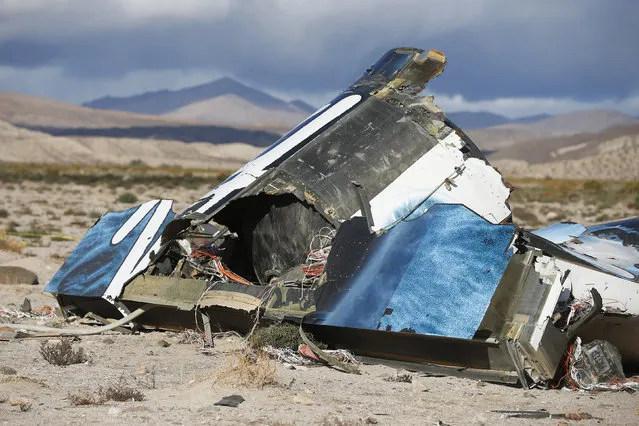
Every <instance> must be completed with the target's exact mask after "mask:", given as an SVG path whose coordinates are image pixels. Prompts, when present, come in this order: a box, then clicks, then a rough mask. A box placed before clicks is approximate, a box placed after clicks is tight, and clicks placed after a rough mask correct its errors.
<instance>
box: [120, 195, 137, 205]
mask: <svg viewBox="0 0 639 426" xmlns="http://www.w3.org/2000/svg"><path fill="white" fill-rule="evenodd" d="M137 201H138V197H137V196H136V195H135V194H132V193H130V192H125V193H123V194H120V196H119V197H118V202H120V203H124V204H133V203H136V202H137Z"/></svg>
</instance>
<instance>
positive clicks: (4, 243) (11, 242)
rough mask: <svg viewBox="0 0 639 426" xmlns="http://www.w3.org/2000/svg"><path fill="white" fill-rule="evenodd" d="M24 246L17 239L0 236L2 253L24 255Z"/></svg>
mask: <svg viewBox="0 0 639 426" xmlns="http://www.w3.org/2000/svg"><path fill="white" fill-rule="evenodd" d="M23 248H24V244H23V243H22V242H21V241H20V240H17V239H15V238H11V237H5V236H4V235H0V251H11V252H14V253H18V254H20V253H22V249H23Z"/></svg>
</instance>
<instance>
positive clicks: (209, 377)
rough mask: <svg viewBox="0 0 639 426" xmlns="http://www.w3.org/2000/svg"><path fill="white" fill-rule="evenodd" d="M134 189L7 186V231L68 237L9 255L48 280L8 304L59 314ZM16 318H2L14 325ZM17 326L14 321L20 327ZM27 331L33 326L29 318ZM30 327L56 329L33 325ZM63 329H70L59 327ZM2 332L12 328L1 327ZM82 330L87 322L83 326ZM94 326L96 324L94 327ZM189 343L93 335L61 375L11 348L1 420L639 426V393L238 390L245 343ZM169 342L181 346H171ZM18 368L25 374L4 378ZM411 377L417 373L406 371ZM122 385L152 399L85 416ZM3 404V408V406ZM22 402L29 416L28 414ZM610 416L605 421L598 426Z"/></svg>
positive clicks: (180, 203)
mask: <svg viewBox="0 0 639 426" xmlns="http://www.w3.org/2000/svg"><path fill="white" fill-rule="evenodd" d="M126 191H130V192H135V193H137V194H138V198H139V199H140V202H142V201H145V200H147V199H152V198H156V197H158V196H161V197H165V198H173V199H175V200H176V205H175V208H174V210H175V211H181V209H183V208H184V207H186V206H187V205H188V204H189V203H191V202H193V201H194V200H196V199H197V198H199V196H201V195H202V194H203V193H205V192H207V191H208V188H206V187H202V188H198V189H181V188H174V189H162V188H154V189H147V188H142V187H139V188H134V189H133V190H130V189H127V190H126ZM121 192H124V190H123V189H118V188H115V189H110V188H108V187H106V186H97V187H88V186H80V185H64V186H62V185H51V184H46V183H35V182H25V183H23V184H21V185H18V184H10V185H4V186H3V187H2V188H0V200H1V202H2V204H1V205H0V208H4V209H7V210H8V211H9V215H8V217H5V218H0V230H2V229H6V228H7V227H14V228H15V229H17V230H18V231H27V230H29V229H33V228H38V229H43V230H47V229H48V232H50V233H51V234H57V235H68V236H72V237H73V238H74V240H73V241H58V239H56V238H53V237H44V238H40V239H32V240H28V239H24V241H25V244H26V246H25V247H24V249H23V250H22V253H20V254H18V253H13V252H7V251H0V265H18V266H24V267H27V268H29V269H31V270H33V271H34V272H36V273H37V274H38V276H39V278H40V284H39V285H37V286H26V285H13V286H9V285H0V305H2V306H5V307H6V308H10V309H17V307H19V306H20V304H21V303H22V301H23V299H24V298H25V297H29V298H30V300H31V302H32V307H33V309H35V310H37V309H38V308H41V307H42V306H44V305H50V306H55V300H54V299H53V298H51V297H50V296H48V295H46V294H45V293H43V289H44V285H45V283H46V282H47V281H48V280H49V279H50V278H51V277H52V276H53V274H54V273H55V271H56V270H57V268H59V266H60V265H61V264H62V262H63V261H64V259H65V258H66V256H68V254H69V253H70V252H71V251H72V250H73V248H74V247H75V245H76V244H77V243H78V241H79V239H80V238H81V236H82V235H83V234H84V232H86V229H87V228H88V227H89V226H91V224H93V223H94V222H95V220H96V218H97V217H98V216H99V215H100V214H101V213H103V212H104V211H106V210H107V209H110V210H122V209H125V208H128V207H132V205H127V204H121V203H117V202H116V198H117V196H118V194H120V193H121ZM8 320H9V318H0V321H3V322H6V321H8ZM11 320H12V321H13V320H14V319H11ZM22 321H25V320H24V319H22ZM27 321H30V322H35V323H38V322H43V321H44V320H38V319H30V320H27ZM47 321H49V322H50V321H58V322H59V321H60V319H57V320H56V319H47ZM0 326H1V324H0ZM74 326H75V324H74ZM86 327H88V326H86ZM180 337H181V336H180V334H176V333H169V332H160V331H153V332H145V333H141V334H137V335H121V334H117V333H111V334H110V335H109V336H104V335H102V336H90V337H83V338H82V339H81V340H79V341H77V342H75V343H74V344H73V345H74V347H78V348H79V347H82V348H84V350H85V351H87V353H88V354H89V357H90V360H89V362H87V363H84V364H77V365H71V366H67V367H58V366H54V365H51V364H49V363H47V362H46V361H45V360H44V359H43V358H42V356H41V355H40V353H39V348H40V343H41V340H42V339H25V340H11V341H0V422H3V423H4V424H51V423H54V424H59V423H65V424H87V423H100V424H116V423H117V424H122V423H153V424H158V423H159V424H193V423H214V424H256V425H257V424H375V423H378V424H455V425H456V424H540V425H541V424H552V425H557V424H562V423H564V422H567V423H577V422H574V421H568V420H565V419H544V420H531V419H514V418H507V417H506V416H505V415H504V414H500V413H494V412H492V410H537V409H546V410H548V411H549V412H551V413H564V414H565V413H575V412H586V413H589V414H590V415H592V416H594V417H596V418H593V419H590V420H583V421H580V422H578V423H579V424H596V423H599V424H629V425H630V424H638V423H639V399H638V398H639V395H633V394H627V393H584V392H573V391H569V390H534V389H533V390H526V391H524V390H521V389H519V388H513V387H508V386H503V385H496V384H488V383H483V382H476V381H472V380H467V379H457V378H451V377H425V376H423V375H420V374H417V373H410V374H411V375H412V383H402V382H393V381H387V380H386V379H388V378H390V377H394V376H395V375H396V374H398V372H397V371H396V370H395V369H393V368H389V367H384V366H375V365H366V366H363V367H362V372H363V374H362V375H360V376H356V375H348V374H345V373H341V372H338V371H336V370H333V369H329V368H327V367H323V366H321V367H310V368H298V369H290V368H289V367H288V366H286V365H284V364H281V363H278V364H277V370H276V375H275V379H276V384H274V385H269V386H267V387H265V388H263V389H255V388H250V387H234V386H232V385H230V384H228V383H221V382H219V381H216V378H217V375H218V373H219V372H220V371H222V370H224V369H226V368H228V366H229V365H230V364H231V363H232V362H233V360H234V359H236V357H237V356H238V355H237V354H238V351H239V350H240V349H241V348H242V343H241V340H240V339H239V338H237V337H227V338H223V339H220V340H217V341H216V346H215V348H213V349H212V350H211V351H210V352H209V353H208V354H205V353H203V352H202V351H201V350H199V346H198V345H196V344H195V345H194V344H180V343H179V340H180ZM162 341H165V342H167V343H169V344H170V345H168V346H167V345H166V344H162ZM3 367H8V368H10V369H14V370H15V374H5V373H3V371H4V372H9V373H11V370H9V369H4V368H3ZM399 373H405V372H399ZM118 381H122V382H123V383H126V384H127V385H130V386H133V387H135V388H136V389H138V390H140V391H141V392H143V394H144V400H142V401H139V402H106V403H104V404H102V405H86V406H76V405H74V404H73V403H72V401H71V399H70V395H72V394H77V393H85V394H91V393H94V392H96V391H97V390H98V389H99V388H100V387H107V386H109V385H111V384H113V383H116V382H118ZM233 394H238V395H241V396H242V397H243V398H244V399H245V401H244V402H243V403H242V404H241V405H240V406H239V407H237V408H230V407H220V406H215V405H213V404H214V403H215V402H216V401H218V400H219V399H221V398H222V397H224V396H228V395H233ZM1 401H3V402H1ZM20 402H22V404H23V408H27V406H28V409H27V410H26V411H21V409H20V406H19V404H20ZM597 418H598V419H597Z"/></svg>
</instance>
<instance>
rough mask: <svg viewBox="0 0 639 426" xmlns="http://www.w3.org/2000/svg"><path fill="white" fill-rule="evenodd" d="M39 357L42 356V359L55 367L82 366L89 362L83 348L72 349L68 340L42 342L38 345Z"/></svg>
mask: <svg viewBox="0 0 639 426" xmlns="http://www.w3.org/2000/svg"><path fill="white" fill-rule="evenodd" d="M40 355H42V358H44V359H45V360H46V361H47V362H48V363H49V364H52V365H57V366H66V365H71V364H82V363H84V362H87V361H88V360H89V357H88V355H87V354H86V353H85V352H84V349H83V348H78V349H73V346H71V342H70V341H69V339H62V340H59V341H53V342H52V341H45V342H42V344H41V345H40Z"/></svg>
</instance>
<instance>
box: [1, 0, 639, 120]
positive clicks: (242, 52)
mask: <svg viewBox="0 0 639 426" xmlns="http://www.w3.org/2000/svg"><path fill="white" fill-rule="evenodd" d="M638 12H639V3H637V2H636V1H634V0H618V1H610V2H602V1H598V0H567V1H560V2H558V1H551V0H540V1H535V2H512V1H506V0H472V1H469V0H465V1H460V0H458V1H455V0H448V1H428V0H395V1H381V0H350V1H349V0H340V1H337V0H324V1H318V2H302V1H295V0H243V1H242V0H228V1H215V0H181V1H179V2H178V1H172V0H4V1H3V2H0V90H16V91H28V92H36V93H34V94H41V95H43V96H53V97H58V98H62V99H65V100H70V101H75V102H78V101H82V100H86V99H87V98H89V97H94V96H101V95H105V94H116V95H126V94H133V93H137V92H140V91H143V90H151V89H157V88H163V87H168V88H178V87H177V86H184V85H189V84H196V83H201V82H204V81H207V80H211V79H213V78H216V77H219V76H222V75H230V76H233V77H235V78H237V79H239V80H241V81H243V82H245V83H248V84H250V85H253V86H255V87H259V88H266V89H268V90H270V91H271V92H274V93H284V94H291V96H295V95H299V96H303V97H304V96H306V98H307V99H309V100H311V101H313V100H320V98H322V97H324V96H327V94H328V93H331V92H333V91H335V90H339V89H341V88H343V87H344V86H345V85H346V84H348V83H350V82H351V81H352V80H353V79H354V78H356V77H357V76H358V75H359V74H360V73H361V71H362V70H363V69H364V68H365V67H366V66H367V65H369V64H370V63H371V62H373V61H374V60H375V58H376V57H377V56H379V55H380V54H381V53H383V52H384V51H385V50H387V49H389V48H391V47H395V46H414V47H421V48H425V49H429V48H436V49H440V50H442V51H444V52H445V53H446V56H447V57H448V60H449V64H448V67H447V69H446V71H445V73H444V74H443V75H442V76H441V77H440V78H438V79H437V80H436V81H434V82H433V84H432V86H431V87H430V90H432V91H433V92H435V93H437V94H438V95H440V96H443V97H444V98H445V99H449V100H455V99H457V100H459V99H463V100H464V101H465V102H466V104H468V105H472V104H476V105H484V104H485V103H486V102H490V101H491V100H495V99H511V98H513V99H514V98H517V99H537V98H539V99H547V100H548V99H550V100H552V99H558V100H567V101H568V102H573V103H576V104H579V103H583V104H584V105H597V103H598V102H600V103H602V104H606V105H608V104H610V103H613V104H614V102H619V103H620V105H629V106H628V108H626V109H632V108H635V107H636V108H639V107H637V106H636V102H635V101H634V99H636V98H637V96H639V77H638V75H639V43H637V40H639V27H638V26H637V25H636V24H635V23H634V22H633V21H634V20H636V16H637V15H638ZM136 76H137V77H136ZM141 76H144V77H141ZM38 79H39V81H38ZM502 105H503V102H502ZM488 109H490V107H489V108H488ZM638 113H639V111H638Z"/></svg>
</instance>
